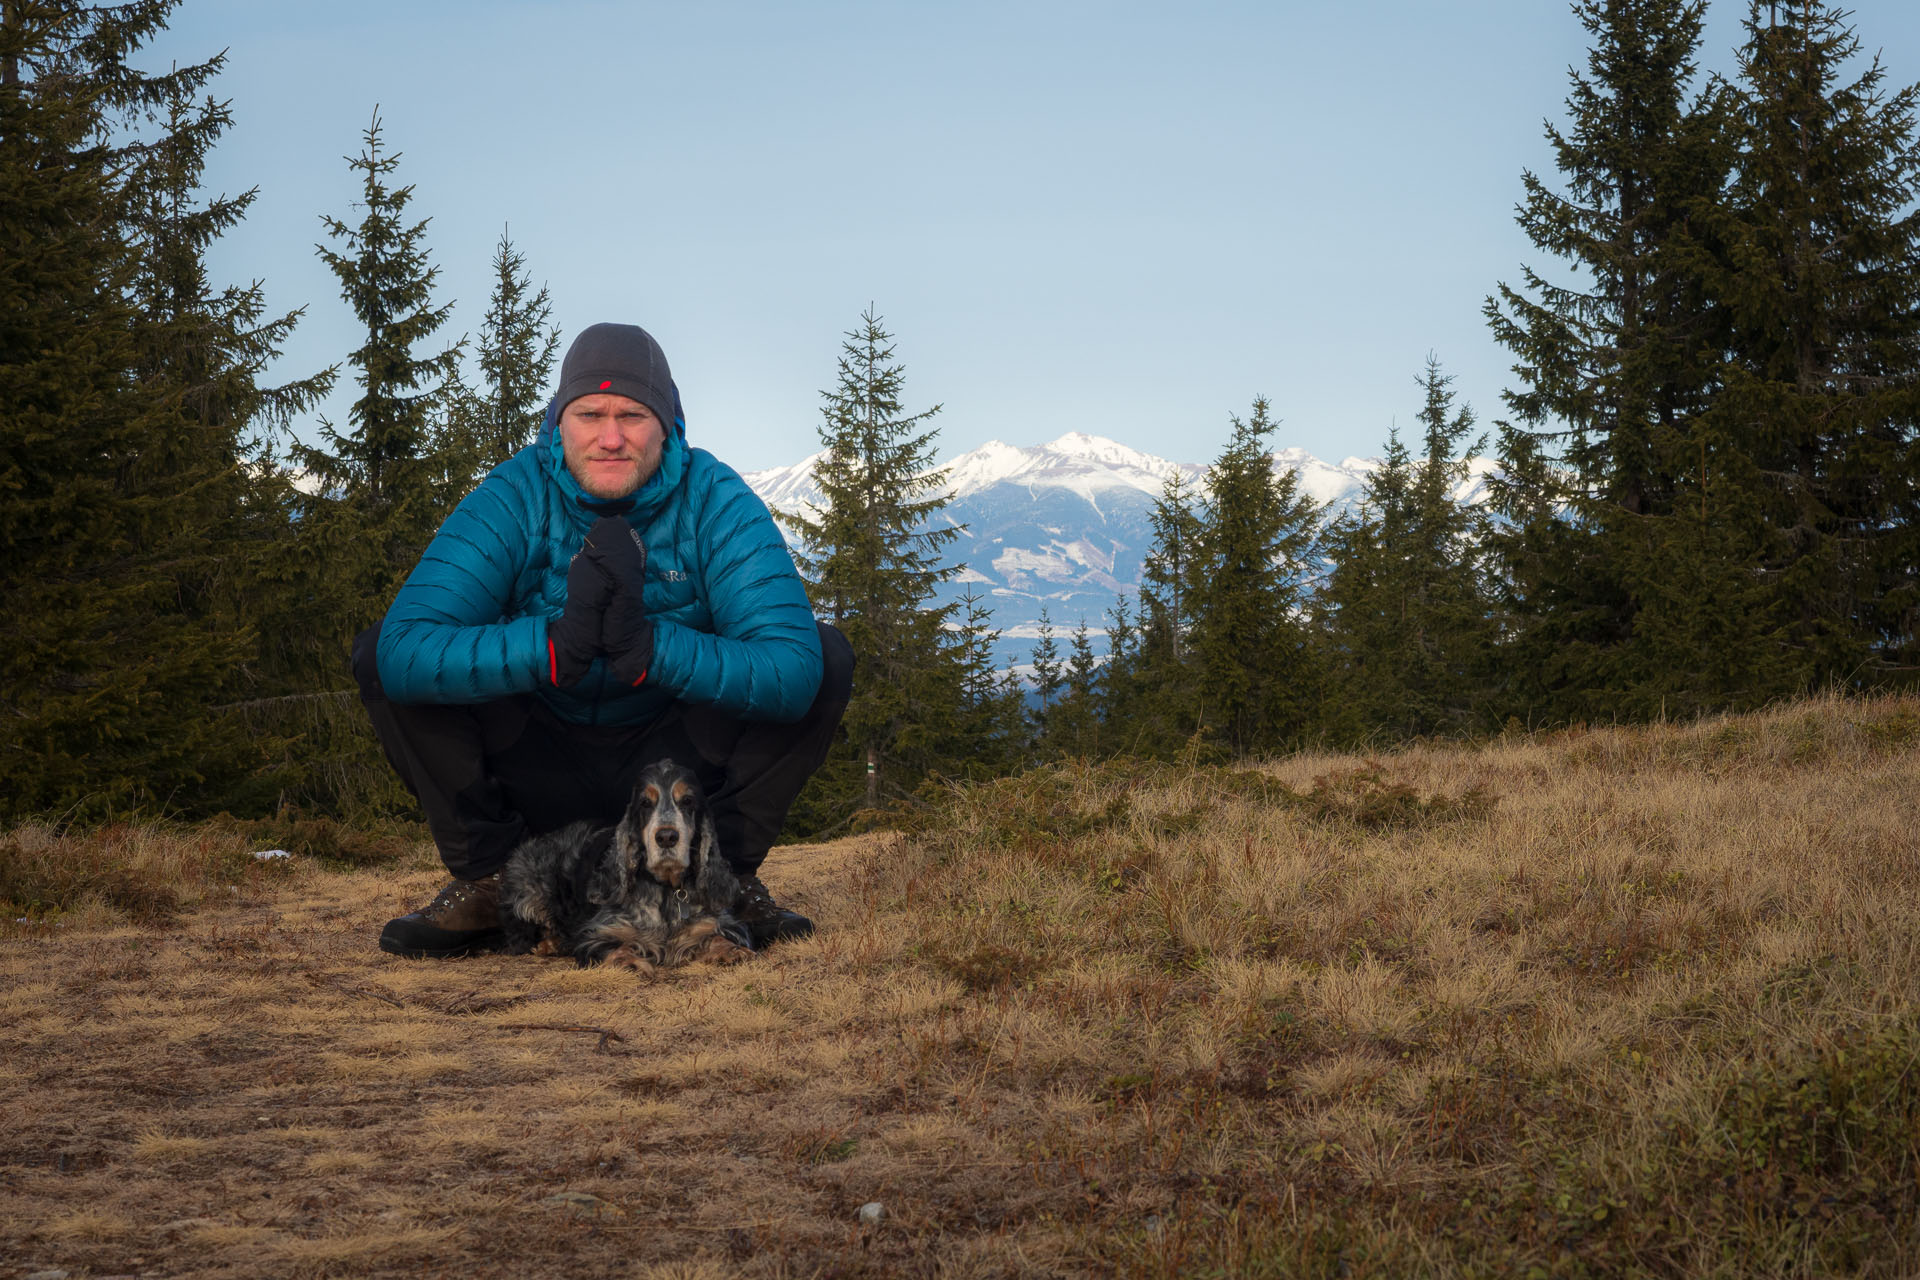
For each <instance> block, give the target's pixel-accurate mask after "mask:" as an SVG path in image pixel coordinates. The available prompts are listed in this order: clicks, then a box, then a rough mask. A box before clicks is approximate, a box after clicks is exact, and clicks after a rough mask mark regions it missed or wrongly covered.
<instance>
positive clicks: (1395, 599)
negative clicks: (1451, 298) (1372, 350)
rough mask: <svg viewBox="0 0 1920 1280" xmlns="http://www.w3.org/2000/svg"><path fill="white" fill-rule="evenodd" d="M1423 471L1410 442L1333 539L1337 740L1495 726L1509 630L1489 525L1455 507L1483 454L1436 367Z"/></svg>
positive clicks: (1392, 445) (1330, 634)
mask: <svg viewBox="0 0 1920 1280" xmlns="http://www.w3.org/2000/svg"><path fill="white" fill-rule="evenodd" d="M1420 381H1421V387H1422V390H1423V392H1424V393H1425V403H1424V404H1423V406H1422V407H1421V409H1420V411H1419V413H1418V414H1417V415H1416V420H1417V421H1418V422H1419V423H1420V424H1421V426H1422V428H1423V433H1424V439H1423V449H1422V457H1421V458H1420V459H1419V460H1418V461H1415V460H1414V459H1413V458H1412V457H1411V456H1410V454H1409V452H1408V450H1407V448H1406V446H1405V445H1404V444H1402V443H1401V441H1400V438H1399V434H1398V433H1397V432H1395V433H1393V434H1392V435H1391V436H1390V437H1389V439H1388V445H1387V455H1386V459H1385V464H1384V465H1383V466H1382V467H1381V468H1380V469H1379V470H1377V471H1375V472H1374V473H1373V474H1372V475H1371V476H1369V477H1368V478H1367V481H1366V483H1365V486H1364V489H1363V491H1362V496H1361V501H1360V503H1359V504H1358V506H1357V507H1356V508H1355V509H1354V510H1353V511H1352V512H1350V513H1349V514H1348V515H1346V516H1345V517H1343V518H1341V519H1340V520H1338V521H1336V522H1335V523H1334V524H1333V526H1332V527H1331V528H1329V530H1328V531H1327V534H1326V537H1325V542H1324V549H1325V552H1326V556H1327V559H1328V560H1329V562H1330V564H1331V568H1330V569H1329V572H1328V575H1327V581H1326V583H1325V585H1324V587H1323V588H1322V589H1321V590H1320V591H1319V592H1318V593H1317V594H1316V596H1315V599H1314V609H1315V612H1316V613H1317V614H1318V615H1319V618H1320V620H1321V625H1322V627H1323V633H1324V635H1325V638H1326V644H1327V646H1328V651H1329V652H1328V659H1329V663H1330V667H1331V669H1330V670H1329V672H1328V680H1329V683H1330V686H1331V688H1332V692H1333V696H1332V697H1330V698H1329V699H1328V705H1327V708H1326V710H1325V712H1324V713H1323V723H1324V724H1325V725H1326V727H1327V729H1328V730H1329V731H1330V732H1332V733H1334V734H1336V735H1337V736H1340V737H1344V738H1348V739H1356V740H1360V739H1369V738H1373V737H1377V736H1380V735H1385V736H1387V737H1388V738H1391V739H1404V738H1408V737H1413V736H1416V735H1421V734H1436V733H1459V732H1463V731H1465V730H1468V729H1471V728H1473V727H1475V726H1476V725H1477V724H1483V723H1485V722H1486V721H1487V719H1488V718H1489V712H1490V702H1491V689H1490V687H1489V686H1490V679H1491V675H1492V671H1493V668H1494V657H1493V651H1494V644H1495V640H1496V638H1497V627H1498V621H1497V618H1496V617H1495V614H1494V609H1493V601H1492V599H1491V595H1490V590H1489V586H1490V584H1489V580H1488V572H1487V568H1486V565H1485V559H1486V552H1485V550H1484V547H1485V537H1486V521H1485V519H1484V517H1483V516H1482V515H1481V514H1480V513H1479V512H1478V511H1477V510H1476V509H1474V508H1472V507H1469V506H1467V505H1464V504H1462V503H1460V502H1458V501H1456V500H1455V499H1454V496H1453V494H1454V491H1455V490H1456V489H1457V488H1458V487H1459V485H1460V483H1461V482H1462V481H1463V480H1464V479H1465V478H1466V476H1467V473H1468V464H1469V462H1470V460H1471V458H1472V457H1473V455H1474V454H1475V453H1476V452H1477V451H1478V449H1479V448H1480V447H1481V446H1480V444H1479V443H1474V444H1471V445H1467V446H1466V448H1465V451H1464V452H1462V446H1463V444H1465V442H1466V437H1467V435H1468V433H1469V432H1470V431H1471V430H1472V429H1473V413H1472V411H1471V410H1470V409H1468V408H1466V407H1464V406H1463V407H1461V408H1460V409H1459V410H1458V411H1455V410H1454V408H1453V401H1454V395H1453V391H1452V390H1451V383H1452V381H1453V380H1452V378H1451V377H1449V376H1447V375H1445V374H1443V373H1442V372H1441V370H1440V364H1439V361H1438V360H1437V359H1434V358H1432V357H1429V358H1428V361H1427V369H1426V373H1425V375H1424V377H1422V379H1421V380H1420Z"/></svg>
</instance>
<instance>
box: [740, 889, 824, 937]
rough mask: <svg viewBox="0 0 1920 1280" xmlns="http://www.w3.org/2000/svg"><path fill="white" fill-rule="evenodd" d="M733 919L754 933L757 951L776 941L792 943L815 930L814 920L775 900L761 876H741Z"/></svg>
mask: <svg viewBox="0 0 1920 1280" xmlns="http://www.w3.org/2000/svg"><path fill="white" fill-rule="evenodd" d="M733 914H734V918H735V919H737V920H739V921H740V923H741V924H743V925H745V926H747V932H748V933H750V934H752V935H753V947H754V950H756V951H759V950H762V949H764V948H765V947H767V946H768V945H770V944H772V943H775V942H793V941H796V940H797V939H800V938H804V937H807V936H808V935H809V934H811V933H812V932H813V921H811V920H809V919H807V918H806V917H805V916H803V915H801V914H800V913H799V912H798V911H789V910H787V909H786V908H785V907H783V906H781V905H780V904H779V903H777V902H775V901H774V900H773V895H772V894H771V893H768V892H767V886H765V885H764V884H761V883H760V877H759V876H741V877H740V896H739V897H738V898H736V899H734V902H733Z"/></svg>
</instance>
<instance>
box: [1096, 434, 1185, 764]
mask: <svg viewBox="0 0 1920 1280" xmlns="http://www.w3.org/2000/svg"><path fill="white" fill-rule="evenodd" d="M1196 502H1197V499H1196V496H1195V494H1194V491H1193V486H1192V484H1191V483H1189V482H1188V480H1187V478H1186V475H1185V473H1184V472H1179V471H1176V472H1174V473H1173V474H1172V475H1170V476H1168V477H1167V480H1166V482H1165V483H1164V484H1163V485H1162V487H1161V490H1160V494H1159V496H1158V497H1157V498H1155V500H1154V504H1153V510H1152V512H1151V513H1150V514H1149V516H1148V523H1149V528H1150V530H1151V533H1152V535H1153V542H1152V544H1151V546H1150V547H1149V548H1148V550H1147V555H1146V558H1145V561H1144V563H1143V564H1142V567H1141V572H1140V593H1139V609H1138V613H1137V617H1136V621H1135V623H1134V627H1135V630H1134V633H1133V634H1132V636H1131V637H1130V639H1131V642H1132V647H1131V651H1130V652H1129V653H1128V654H1127V656H1126V661H1125V663H1124V665H1123V666H1122V667H1121V668H1120V669H1119V670H1118V671H1117V672H1113V673H1110V674H1109V675H1108V677H1107V679H1106V686H1107V699H1108V702H1109V704H1110V705H1111V706H1113V707H1114V708H1115V710H1114V711H1113V712H1111V713H1110V714H1111V715H1113V716H1115V717H1117V716H1118V715H1119V710H1118V709H1119V708H1122V707H1124V708H1125V709H1126V721H1125V725H1124V729H1123V733H1124V739H1121V738H1115V739H1112V740H1113V741H1116V742H1118V741H1122V740H1124V741H1125V742H1126V744H1127V746H1126V750H1127V751H1128V752H1130V753H1131V754H1135V755H1140V756H1145V757H1149V758H1156V759H1167V758H1171V757H1172V756H1173V755H1174V754H1175V753H1176V752H1178V751H1180V750H1181V749H1182V747H1183V746H1184V745H1185V744H1186V743H1187V742H1188V740H1189V739H1191V738H1192V737H1193V735H1194V734H1195V733H1196V732H1197V731H1198V729H1199V715H1200V704H1199V700H1198V694H1197V691H1196V688H1195V684H1194V681H1193V679H1192V672H1191V670H1190V662H1189V655H1188V653H1187V643H1188V641H1187V637H1188V631H1189V629H1190V627H1191V624H1192V614H1191V606H1192V602H1193V600H1194V598H1195V589H1196V574H1197V570H1196V568H1195V563H1196V557H1197V556H1198V555H1199V550H1198V543H1199V538H1200V513H1199V511H1198V510H1197V509H1196Z"/></svg>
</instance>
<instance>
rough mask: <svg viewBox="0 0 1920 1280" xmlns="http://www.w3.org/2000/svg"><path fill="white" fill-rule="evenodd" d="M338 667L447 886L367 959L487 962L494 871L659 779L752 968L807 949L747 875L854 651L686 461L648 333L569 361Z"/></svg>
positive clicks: (761, 537) (730, 480) (810, 763)
mask: <svg viewBox="0 0 1920 1280" xmlns="http://www.w3.org/2000/svg"><path fill="white" fill-rule="evenodd" d="M353 667H354V674H355V676H356V677H357V678H358V680H359V682H360V693H361V699H362V701H363V702H364V703H365V704H366V708H367V714H368V715H369V717H370V718H371V719H372V721H373V727H374V732H375V733H376V734H377V735H378V736H379V739H380V743H381V746H382V747H383V748H384V749H385V751H386V755H387V759H388V761H389V762H390V763H391V764H392V765H393V767H394V769H395V770H396V771H397V772H398V773H399V775H400V778H401V780H402V781H403V782H405V783H406V785H407V787H408V789H409V790H411V791H412V792H413V794H414V795H415V796H416V797H417V798H418V799H419V801H420V805H421V807H422V808H423V809H424V810H425V811H426V815H427V826H428V829H429V830H430V831H431V832H432V834H433V839H434V844H435V845H436V846H437V848H438V849H439V852H440V857H441V860H442V861H443V862H445V863H446V866H447V870H448V871H449V872H451V873H452V875H453V879H452V881H451V882H450V883H449V884H447V886H446V887H445V888H443V889H442V890H441V891H440V893H439V894H438V895H436V896H435V897H434V899H433V900H432V901H431V902H429V903H428V904H427V905H426V906H424V907H422V908H421V909H420V910H418V911H414V912H411V913H409V914H407V915H404V916H401V917H399V918H398V919H395V920H390V921H388V922H387V925H386V928H385V929H383V930H382V931H381V934H380V947H381V949H382V950H384V951H390V952H393V953H395V954H397V955H406V956H456V955H465V954H468V953H469V952H474V951H483V950H488V949H491V948H493V947H495V946H497V945H498V944H499V942H500V915H499V888H500V885H499V870H500V868H501V866H502V865H503V864H504V863H505V862H506V860H507V857H508V855H509V854H511V853H512V851H513V849H514V848H515V847H516V846H517V845H518V844H520V842H521V841H522V840H524V839H526V837H527V836H528V835H531V834H539V833H542V832H546V831H553V830H557V829H559V828H561V827H564V826H566V825H568V824H569V823H573V822H577V821H579V820H581V819H587V820H590V821H592V822H595V823H602V824H611V823H613V822H614V821H616V820H617V819H618V818H619V816H620V814H621V812H622V810H623V809H624V808H625V806H626V803H627V798H628V792H629V790H630V789H631V787H632V783H633V779H634V777H635V776H636V775H637V774H638V773H639V772H640V770H641V769H642V768H644V767H645V766H646V765H648V764H650V763H652V762H653V761H655V760H657V759H660V758H662V757H664V756H671V757H672V758H673V759H675V760H677V761H679V762H680V763H681V764H685V765H688V766H690V767H691V768H693V769H694V771H695V772H696V773H698V774H699V775H700V778H701V782H702V785H703V786H704V788H705V789H706V792H707V797H708V802H709V804H710V805H711V808H712V811H713V817H714V824H715V828H716V833H717V835H718V837H719V841H720V847H721V849H722V851H723V852H724V853H725V854H726V857H727V860H728V862H729V863H730V864H731V865H732V867H733V869H734V871H735V873H736V874H737V875H739V877H740V879H741V882H742V884H743V885H744V886H745V887H744V889H743V892H742V896H741V900H740V902H739V903H738V904H737V905H736V909H735V910H736V914H737V915H739V916H740V918H741V919H742V921H743V922H744V923H745V924H746V925H747V927H748V929H749V930H750V931H751V932H752V933H753V936H754V941H755V943H756V944H757V945H762V946H764V945H765V944H767V943H769V942H774V941H778V940H781V939H786V938H795V937H801V936H804V935H806V934H808V933H811V932H812V930H813V925H812V922H811V921H809V920H808V919H807V918H806V917H805V916H803V915H800V914H799V913H798V912H795V911H790V910H787V909H785V908H783V907H781V906H780V905H779V904H778V903H777V902H775V901H774V899H773V897H772V895H771V894H770V893H769V892H768V891H767V889H766V886H765V885H763V884H762V883H761V881H760V879H759V874H758V873H759V869H760V864H761V862H762V861H763V860H764V859H765V858H766V856H767V849H768V847H769V846H770V845H771V844H772V843H773V840H774V837H775V836H777V835H778V834H779V831H780V824H781V822H782V821H783V820H784V819H785V817H786V813H787V809H788V807H789V806H790V805H791V804H792V803H793V799H794V797H795V796H796V795H798V794H799V791H800V788H801V786H802V785H803V784H804V783H805V782H806V780H807V778H808V777H810V776H811V775H812V773H813V772H814V770H816V769H817V768H819V766H820V762H821V761H822V760H823V759H825V757H826V753H827V749H828V747H829V746H830V745H831V743H832V740H833V735H834V732H835V730H836V729H837V728H838V726H839V723H840V716H841V714H842V713H843V712H844V711H845V710H846V706H847V699H848V697H849V695H850V693H851V690H852V684H853V652H852V650H851V648H849V646H848V644H847V641H846V638H845V637H844V636H842V635H841V634H840V633H839V632H838V631H837V630H835V629H833V628H832V627H830V626H826V625H824V624H819V623H816V622H815V621H814V618H813V612H812V610H811V609H810V608H809V606H808V604H807V597H806V591H805V589H804V587H803V586H802V584H801V582H800V578H799V575H798V574H797V573H796V572H795V571H794V567H793V561H792V559H791V557H789V556H788V554H787V549H786V543H785V541H784V540H783V539H782V538H781V536H780V531H779V530H778V529H777V528H776V527H775V526H774V523H773V520H772V518H771V517H770V516H769V515H768V514H767V509H766V506H765V505H764V504H763V503H762V502H761V501H760V499H759V498H758V497H757V496H755V495H754V493H753V491H752V490H750V489H748V488H747V485H746V482H745V481H743V480H741V479H740V477H739V475H738V474H737V473H736V472H734V471H733V470H732V469H731V468H729V467H728V466H726V464H724V463H722V462H720V461H718V460H717V459H715V458H714V457H713V456H712V455H711V454H709V453H707V452H706V451H705V450H704V449H693V448H689V447H688V445H687V443H686V422H685V420H684V417H683V415H682V413H681V410H680V403H679V393H678V391H677V389H676V388H675V387H674V384H673V379H672V377H671V375H670V373H669V372H668V369H667V359H666V356H665V354H664V353H663V352H662V351H661V350H660V346H659V344H658V343H656V342H655V341H654V340H653V338H652V337H650V336H649V335H648V334H647V333H646V332H645V331H644V330H642V329H640V328H638V327H636V326H634V325H621V324H597V325H594V326H592V327H591V328H589V329H587V330H585V331H584V332H582V333H581V334H580V336H579V337H578V338H576V339H575V340H574V342H573V345H572V346H571V347H570V348H569V349H568V351H567V355H566V358H565V360H564V361H563V362H562V363H561V366H560V387H559V391H558V393H557V394H556V395H555V396H554V399H553V403H552V404H551V405H549V406H548V408H547V417H546V422H545V424H544V425H543V426H542V428H541V431H540V434H539V436H538V437H537V438H536V439H535V440H534V442H533V443H532V444H530V445H528V446H527V447H526V448H524V449H522V450H521V451H520V452H519V453H517V454H515V455H514V456H513V457H512V458H509V459H508V460H507V461H506V462H504V463H502V464H501V465H500V466H499V467H497V468H495V470H494V471H493V473H492V474H491V475H489V476H488V477H487V478H486V480H485V481H484V482H483V483H482V484H481V485H480V487H479V488H478V489H476V490H474V492H473V493H472V494H470V495H468V497H467V498H466V499H465V501H463V502H461V504H460V505H459V507H458V508H457V509H456V510H455V511H454V512H453V514H452V515H450V516H448V517H447V520H446V523H445V524H443V525H442V526H441V527H440V531H439V533H437V534H436V535H435V536H434V539H433V542H432V543H431V544H430V545H429V546H428V547H427V550H426V553H425V554H424V555H423V556H421V558H420V563H419V565H418V566H417V567H416V568H415V569H414V571H413V573H412V575H411V576H410V577H409V578H408V579H407V581H406V584H405V585H404V586H402V587H401V588H400V593H399V595H398V596H397V597H395V599H394V602H393V607H392V608H390V609H389V610H388V611H387V615H386V618H385V619H384V620H383V621H382V622H381V623H380V624H379V625H378V626H376V627H374V628H372V629H371V630H369V631H367V632H365V633H363V634H362V635H360V636H359V637H358V638H357V639H356V640H355V641H354V646H353Z"/></svg>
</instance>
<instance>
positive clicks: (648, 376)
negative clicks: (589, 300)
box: [557, 324, 673, 431]
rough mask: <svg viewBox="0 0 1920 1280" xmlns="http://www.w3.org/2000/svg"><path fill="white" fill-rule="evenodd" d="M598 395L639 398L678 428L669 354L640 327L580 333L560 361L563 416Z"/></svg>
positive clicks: (591, 329) (614, 326) (670, 426)
mask: <svg viewBox="0 0 1920 1280" xmlns="http://www.w3.org/2000/svg"><path fill="white" fill-rule="evenodd" d="M596 391H607V392H611V393H613V394H614V395H621V396H626V397H628V398H629V399H633V400H638V401H639V402H640V403H641V404H643V405H645V406H647V408H649V409H651V410H653V413H654V416H655V417H657V418H659V419H660V424H661V425H662V426H664V427H665V428H667V429H668V430H669V431H671V430H672V429H673V375H672V374H671V373H669V372H668V371H667V353H666V352H664V351H662V350H661V349H660V344H659V343H657V342H655V341H654V340H653V337H652V335H651V334H649V333H648V332H647V331H646V330H645V329H642V328H641V327H640V326H639V325H637V324H594V325H588V326H587V327H586V328H584V329H582V330H581V331H580V336H579V337H577V338H575V339H574V340H573V345H572V346H570V347H568V348H567V358H566V359H564V360H562V361H561V362H560V392H559V395H558V397H557V398H558V399H559V401H560V408H561V410H562V411H563V412H564V411H565V409H566V407H567V406H568V405H569V404H572V403H573V402H574V401H575V400H578V399H579V398H580V397H581V396H590V395H592V394H593V393H594V392H596Z"/></svg>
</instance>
